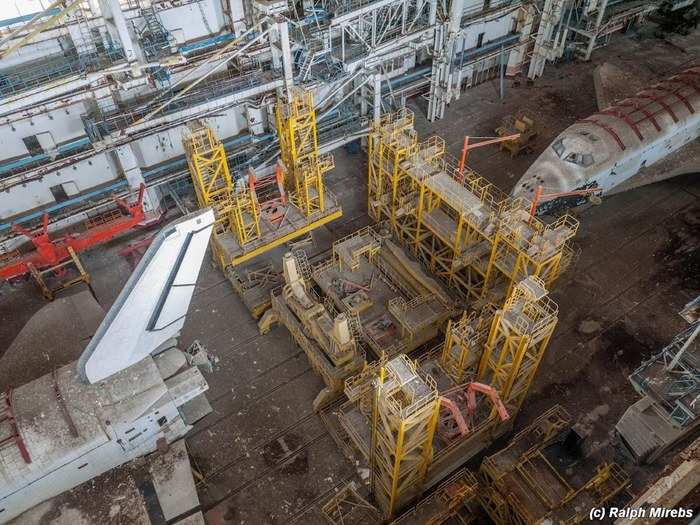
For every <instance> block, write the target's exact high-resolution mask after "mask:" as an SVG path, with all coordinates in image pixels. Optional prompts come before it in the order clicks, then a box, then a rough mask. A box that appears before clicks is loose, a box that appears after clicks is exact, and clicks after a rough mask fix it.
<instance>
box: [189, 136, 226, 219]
mask: <svg viewBox="0 0 700 525" xmlns="http://www.w3.org/2000/svg"><path fill="white" fill-rule="evenodd" d="M184 146H185V152H186V153H187V164H188V166H189V168H190V175H191V177H192V182H193V184H194V191H195V193H196V195H197V202H198V203H199V205H200V207H202V208H206V207H208V206H211V207H212V208H214V212H215V213H216V219H217V222H219V223H223V222H225V223H226V225H227V222H228V212H229V209H230V206H231V204H232V199H231V196H232V194H233V181H232V179H231V173H230V172H229V169H228V162H227V161H226V151H225V150H224V145H223V144H222V143H221V142H219V140H218V139H217V138H216V136H215V135H214V132H213V131H212V130H211V129H210V128H209V127H207V126H205V125H203V124H201V123H197V124H195V125H193V126H192V127H191V128H190V130H189V135H188V136H187V137H186V138H185V140H184Z"/></svg>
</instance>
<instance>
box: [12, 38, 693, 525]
mask: <svg viewBox="0 0 700 525" xmlns="http://www.w3.org/2000/svg"><path fill="white" fill-rule="evenodd" d="M698 51H700V33H696V34H694V35H691V36H689V37H683V38H680V37H678V38H675V39H673V41H672V42H665V41H660V40H645V41H641V42H637V41H635V40H633V39H630V38H627V37H622V38H620V39H618V40H616V41H614V42H613V43H612V44H611V45H609V46H608V47H606V48H603V49H600V50H597V51H596V53H595V54H594V60H593V62H591V63H588V64H581V63H577V64H561V65H555V66H552V67H550V68H548V69H547V73H546V75H545V76H544V77H543V78H542V79H540V80H539V81H538V82H537V83H535V84H534V85H533V86H526V85H520V86H513V85H512V84H511V83H509V86H508V88H507V98H506V100H505V101H503V102H502V101H500V100H499V98H498V93H497V88H498V86H497V82H491V83H488V84H484V85H481V86H478V87H477V88H475V89H473V90H471V91H468V92H466V93H463V94H462V97H461V99H460V100H459V101H457V102H455V103H453V104H452V105H451V106H450V108H449V109H448V116H447V118H446V119H444V120H443V121H441V122H438V123H434V124H430V123H428V122H426V121H425V119H424V117H423V115H424V109H425V107H424V106H425V103H424V101H423V100H417V101H412V102H411V106H412V108H413V109H414V111H415V112H416V116H417V118H416V120H417V128H418V131H419V134H420V137H421V139H425V138H427V136H428V135H429V134H430V133H439V134H440V135H441V136H443V138H445V140H446V141H447V144H448V147H449V150H450V152H451V153H452V154H454V155H457V154H458V152H459V149H460V147H461V143H462V139H463V136H464V134H465V133H466V134H470V135H492V134H493V129H494V128H495V127H496V126H497V125H498V123H499V122H500V119H501V118H502V117H503V116H504V115H506V114H509V113H513V112H514V111H516V110H517V109H522V108H525V109H526V110H527V111H528V112H529V113H530V114H531V115H532V116H534V117H535V119H536V120H537V122H538V124H539V125H540V136H539V139H538V141H537V143H536V146H535V152H534V153H533V154H530V155H526V156H523V157H520V158H518V159H514V160H513V159H510V157H509V156H508V155H506V154H504V153H500V152H499V151H498V150H497V149H496V148H493V149H490V148H487V149H481V150H477V151H476V152H474V153H473V154H472V155H471V157H470V161H469V163H470V165H471V166H473V167H474V168H475V169H476V170H477V171H479V172H480V173H481V174H482V175H484V176H485V177H486V178H488V179H489V180H491V181H493V182H494V183H496V184H497V185H498V186H500V187H502V188H503V189H505V190H509V189H510V188H511V186H512V185H513V183H514V182H515V180H517V178H518V177H519V176H520V175H521V174H522V173H523V172H524V171H525V169H526V168H527V166H528V165H529V164H530V163H531V162H532V161H533V160H534V159H535V158H536V155H537V154H538V153H539V152H540V151H541V150H542V149H543V148H544V147H546V146H547V145H548V144H549V143H550V141H551V139H552V138H553V137H554V136H555V135H556V134H558V133H559V132H560V131H562V130H563V129H564V128H566V127H567V126H568V125H569V124H571V123H572V122H574V121H575V120H576V119H577V118H581V117H585V116H586V115H588V114H590V113H592V112H594V111H595V109H596V107H595V95H594V88H593V79H592V74H591V73H592V70H593V68H594V67H595V65H597V64H600V63H602V62H603V61H610V62H611V63H614V64H615V65H617V66H619V67H622V68H627V70H629V71H630V72H631V74H634V75H636V76H638V77H639V78H642V79H645V80H646V79H655V78H658V77H659V76H663V75H664V74H668V72H670V71H673V70H674V68H677V67H678V66H679V65H681V64H684V63H687V62H688V61H689V60H691V59H693V58H695V57H697V56H698ZM640 57H642V59H641V60H640ZM335 158H336V168H335V170H334V171H333V172H332V173H331V174H330V175H329V176H328V179H327V181H328V185H329V186H330V188H331V190H332V191H334V192H335V193H336V195H337V196H338V197H339V199H340V201H341V203H342V205H343V209H344V216H343V217H342V218H341V219H339V220H338V221H336V222H335V223H332V224H331V225H330V226H329V227H328V232H327V233H328V234H330V235H323V236H319V238H321V237H323V238H324V239H327V238H333V237H339V236H342V235H345V234H347V233H349V232H351V231H353V230H354V229H357V228H359V227H361V226H363V225H364V224H366V223H368V218H367V216H366V214H365V209H366V163H365V159H364V155H363V154H354V155H349V154H347V153H346V152H345V151H344V150H341V151H337V152H336V154H335ZM579 218H580V220H581V229H580V230H579V234H578V236H577V243H578V245H579V246H580V248H581V257H580V260H579V261H578V264H577V265H576V267H575V268H574V269H573V271H571V272H570V273H569V274H568V275H567V276H566V277H565V278H563V281H562V282H560V284H559V287H558V289H557V290H555V292H554V293H553V297H554V299H555V300H556V301H557V302H558V304H559V311H560V324H559V327H558V328H557V331H556V335H555V338H554V339H553V341H552V342H551V344H550V347H549V349H548V352H547V356H546V358H545V361H544V363H543V364H542V366H541V369H540V372H539V374H538V377H537V380H536V384H535V387H534V390H533V391H532V392H531V394H530V395H529V397H528V399H527V400H526V406H525V408H524V409H523V411H522V412H521V414H520V415H519V416H518V419H517V422H516V427H518V428H521V427H522V426H524V425H526V424H527V422H528V421H529V420H531V419H532V418H533V417H535V416H537V415H538V414H539V413H541V412H542V411H544V410H545V409H547V408H549V407H550V406H551V405H552V403H553V402H555V401H557V402H559V403H562V404H563V405H564V406H565V407H566V408H567V409H568V410H569V411H570V412H571V413H572V415H573V416H574V418H575V419H576V420H578V421H581V422H583V423H584V424H585V425H587V426H588V427H589V428H590V429H591V431H592V434H591V436H590V438H589V440H588V446H589V447H590V448H591V449H594V450H595V453H594V454H593V457H594V458H595V459H596V460H603V459H610V458H615V459H616V460H617V461H620V462H622V463H623V464H624V466H625V468H628V469H629V472H630V473H631V474H632V475H633V480H634V485H633V491H637V490H638V489H639V488H640V487H641V486H642V485H643V483H644V482H645V481H646V480H647V479H648V478H649V476H651V475H653V474H654V473H655V472H658V470H659V469H660V468H661V466H662V465H663V461H661V462H660V463H659V464H657V465H653V466H650V467H646V468H644V469H639V468H636V467H633V466H631V465H630V464H629V462H627V461H626V460H625V459H624V458H623V457H622V456H621V455H620V454H619V453H618V450H617V448H616V447H614V446H609V445H610V443H611V431H612V428H613V426H614V424H615V422H616V421H617V420H618V418H619V417H620V415H621V414H622V413H623V411H624V410H625V408H626V407H627V406H628V405H629V403H630V402H631V401H633V400H634V399H635V395H634V392H633V390H632V388H631V386H630V385H629V383H628V381H627V374H628V373H629V372H630V371H631V370H632V369H633V368H634V367H636V366H637V365H638V364H639V363H640V362H641V361H642V360H643V359H644V358H645V357H647V356H649V355H650V353H651V352H653V351H655V350H657V349H660V348H661V347H662V346H663V345H664V344H665V343H666V342H667V341H668V340H669V339H670V338H671V337H672V336H673V335H674V334H675V333H677V332H678V331H679V330H680V329H681V328H682V327H683V325H684V321H683V320H682V319H681V318H680V316H678V315H677V312H678V311H679V310H680V308H681V307H682V306H683V305H684V304H685V303H686V302H688V301H689V300H690V299H692V298H694V297H695V296H696V295H697V294H698V293H700V254H699V251H698V250H699V248H700V178H698V177H697V176H694V175H689V176H685V177H681V178H678V179H674V180H671V181H667V182H663V183H659V184H656V185H652V186H647V187H644V188H641V189H637V190H634V191H631V192H629V193H626V194H621V195H617V196H614V197H611V198H609V199H606V200H605V201H604V202H603V204H602V205H600V206H597V207H591V208H588V209H586V210H584V211H581V212H580V213H579ZM124 243H125V241H122V242H121V243H113V244H111V245H109V246H107V247H106V248H105V249H103V250H100V251H96V252H93V253H91V254H88V255H86V256H85V257H84V258H83V259H84V262H85V264H86V266H87V269H88V271H90V273H91V274H92V276H93V279H94V290H95V293H96V295H97V297H98V299H99V300H100V302H101V303H102V304H103V305H104V306H105V307H107V306H108V305H109V304H111V302H112V301H113V300H114V298H115V297H116V294H117V292H118V290H119V288H120V287H121V285H122V284H123V283H124V282H125V280H126V278H127V277H128V275H129V272H130V267H129V265H128V264H127V263H126V261H124V260H123V259H122V258H120V257H119V256H118V255H117V251H118V248H119V246H120V245H123V244H124ZM41 304H42V300H41V299H40V298H39V296H38V294H37V293H36V291H35V290H34V289H32V286H31V285H30V284H27V285H22V286H19V287H17V288H14V289H9V288H4V289H3V294H2V296H1V297H0V321H1V322H0V341H2V344H1V345H0V346H2V347H3V348H4V347H6V346H7V344H9V342H10V341H11V340H12V338H13V336H14V335H15V334H16V333H17V331H18V330H19V328H20V327H21V326H22V324H23V323H24V322H26V320H27V319H28V318H29V317H30V316H31V314H32V313H33V312H34V311H36V309H37V308H39V307H40V306H41ZM582 321H595V322H596V323H598V325H599V329H596V330H593V332H592V333H582V332H581V331H579V326H580V324H581V322H582ZM195 338H196V339H199V340H200V341H201V342H202V343H204V344H205V345H206V346H207V347H208V348H209V350H210V351H211V352H212V353H213V354H215V355H216V356H217V357H218V358H219V359H220V363H219V366H218V368H217V370H216V371H215V372H214V373H213V374H211V375H209V376H208V377H207V379H208V381H209V385H210V391H209V396H208V397H209V399H210V401H211V404H212V406H213V407H214V413H213V414H211V415H209V416H208V417H206V418H205V419H204V420H203V421H201V422H200V423H199V424H198V425H197V427H196V428H195V429H194V431H193V432H192V433H191V434H190V435H189V437H188V438H187V442H188V447H189V450H190V452H191V454H192V457H193V459H194V461H195V463H196V464H197V466H198V468H199V470H200V472H201V473H202V475H203V476H204V479H205V482H204V483H201V484H200V487H199V488H200V498H201V501H202V506H203V508H204V510H205V511H207V512H208V516H207V517H208V519H209V520H210V521H211V523H230V524H234V523H237V524H245V523H247V524H257V523H273V524H274V523H290V522H294V521H295V520H296V521H298V522H299V523H315V522H320V517H319V516H318V515H317V514H316V513H315V512H313V511H311V510H310V509H311V508H312V507H313V506H314V504H315V503H317V502H318V501H320V500H322V499H323V498H324V497H326V496H327V495H328V494H330V493H331V492H332V491H333V489H334V488H336V487H339V486H340V485H342V484H343V483H345V482H346V481H347V480H349V479H357V472H356V468H355V465H352V464H350V463H349V462H348V461H347V460H346V459H345V458H344V457H343V456H342V454H341V453H340V452H339V451H338V449H337V447H336V445H335V443H334V441H333V440H332V439H331V436H330V435H329V433H328V432H327V430H326V429H325V428H324V426H323V424H322V423H321V421H320V419H319V418H318V417H317V416H316V415H315V414H314V413H313V411H312V408H311V403H312V400H313V398H314V396H315V395H316V393H317V392H318V391H319V390H320V389H321V388H322V386H323V385H322V381H321V380H320V379H319V378H318V377H317V376H316V375H315V374H314V373H313V372H312V371H311V369H310V368H309V364H308V362H307V360H306V358H305V356H304V354H303V353H301V352H300V350H299V349H298V348H296V347H295V346H294V344H293V343H292V340H291V338H290V336H289V335H288V333H287V332H286V331H285V330H284V329H283V328H279V327H277V328H274V329H273V330H272V331H271V333H270V334H269V335H267V336H265V337H262V336H259V335H258V333H257V327H256V324H255V322H254V321H253V319H252V318H251V317H250V316H249V315H248V313H247V311H246V310H245V308H244V307H243V305H242V303H241V302H240V300H239V299H238V297H237V296H236V295H235V294H234V292H233V290H232V288H231V286H230V285H229V283H228V282H227V281H225V280H224V278H223V275H222V274H221V273H220V272H219V271H218V270H217V269H214V268H212V267H211V266H209V265H205V267H204V268H203V271H202V274H201V276H200V279H199V283H198V288H197V292H196V296H195V298H194V300H193V302H192V306H191V308H190V313H189V317H188V320H187V323H186V325H185V329H184V332H183V334H182V339H181V341H182V342H183V345H187V344H189V342H191V341H192V340H193V339H195Z"/></svg>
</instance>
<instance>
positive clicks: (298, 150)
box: [275, 89, 334, 217]
mask: <svg viewBox="0 0 700 525" xmlns="http://www.w3.org/2000/svg"><path fill="white" fill-rule="evenodd" d="M275 117H276V122H277V133H278V135H279V141H280V157H281V159H282V162H283V164H284V166H285V168H286V174H285V186H286V187H287V190H288V191H289V192H290V193H291V194H292V200H293V202H294V204H296V206H297V207H298V208H299V209H300V210H301V211H302V212H303V213H304V215H306V216H307V217H308V216H311V215H313V214H315V213H317V212H322V211H323V210H324V209H325V202H324V184H323V175H324V174H325V173H326V172H327V171H330V170H331V169H333V167H334V162H333V156H332V155H321V154H320V153H319V151H318V134H317V131H316V111H315V110H314V101H313V95H312V93H311V92H310V91H303V90H300V89H295V90H293V91H292V93H291V96H290V100H289V101H288V102H286V103H285V102H284V101H282V100H279V99H278V101H277V106H276V108H275Z"/></svg>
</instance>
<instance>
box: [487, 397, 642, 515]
mask: <svg viewBox="0 0 700 525" xmlns="http://www.w3.org/2000/svg"><path fill="white" fill-rule="evenodd" d="M570 421H571V418H570V416H569V414H568V413H567V412H566V411H565V410H564V409H563V408H562V407H560V406H558V405H557V406H555V407H553V408H552V409H550V410H549V411H548V412H546V413H544V414H543V415H542V416H540V417H539V418H538V419H536V420H535V421H534V422H533V423H532V424H531V425H530V426H529V427H528V428H526V429H525V430H523V431H522V432H520V433H519V434H517V435H516V436H515V437H514V438H513V439H512V440H511V442H510V444H509V445H508V446H507V447H506V448H505V449H503V450H502V451H500V452H497V453H496V454H494V455H492V456H489V457H487V458H484V460H483V462H482V464H481V476H482V479H483V481H484V483H483V484H482V486H481V487H480V490H479V493H478V496H479V500H480V503H481V505H482V507H483V508H484V509H485V510H486V512H487V513H488V515H489V517H490V518H491V519H492V520H493V521H494V522H495V523H496V524H497V525H536V524H541V523H560V524H564V525H573V524H577V523H582V522H584V521H588V520H589V511H590V509H592V508H595V507H601V506H604V505H605V503H606V502H607V501H609V500H610V499H611V498H613V497H614V496H615V495H617V494H618V493H619V492H620V491H622V490H623V489H624V488H625V487H626V486H627V485H628V484H629V477H628V475H627V474H626V473H625V472H624V471H623V470H622V469H621V468H620V467H619V466H618V465H617V464H615V463H604V464H602V465H599V466H598V467H597V469H596V473H595V474H594V475H593V477H592V478H591V479H590V480H589V481H587V482H586V483H584V484H582V485H580V486H579V487H578V488H576V487H575V486H573V485H572V483H571V482H570V481H569V480H568V479H567V477H568V475H567V474H566V473H565V472H564V473H562V472H560V471H559V470H558V469H557V468H556V467H555V466H554V465H552V463H550V461H549V460H548V459H547V456H546V455H545V453H544V450H545V449H546V448H547V447H549V446H550V445H552V444H553V443H554V442H556V441H559V440H561V439H563V435H564V433H565V432H566V431H567V430H568V428H569V427H570Z"/></svg>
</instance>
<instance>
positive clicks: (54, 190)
mask: <svg viewBox="0 0 700 525" xmlns="http://www.w3.org/2000/svg"><path fill="white" fill-rule="evenodd" d="M49 189H50V190H51V194H52V195H53V198H54V200H55V201H56V202H65V201H67V200H68V194H67V193H66V190H64V189H63V184H59V185H57V186H51V188H49Z"/></svg>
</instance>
